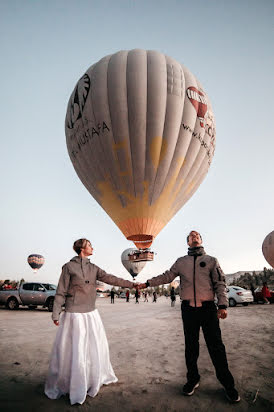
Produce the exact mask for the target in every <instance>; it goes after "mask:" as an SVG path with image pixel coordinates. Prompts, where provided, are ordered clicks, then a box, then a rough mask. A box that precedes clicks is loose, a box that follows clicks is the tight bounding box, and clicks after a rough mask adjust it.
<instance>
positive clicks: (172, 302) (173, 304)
mask: <svg viewBox="0 0 274 412" xmlns="http://www.w3.org/2000/svg"><path fill="white" fill-rule="evenodd" d="M170 300H171V307H174V306H175V301H176V295H175V289H174V287H173V286H172V288H171V290H170Z"/></svg>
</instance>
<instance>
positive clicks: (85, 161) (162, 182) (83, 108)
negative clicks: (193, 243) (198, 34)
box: [65, 49, 216, 249]
mask: <svg viewBox="0 0 274 412" xmlns="http://www.w3.org/2000/svg"><path fill="white" fill-rule="evenodd" d="M65 131H66V139H67V148H68V152H69V156H70V159H71V161H72V164H73V166H74V168H75V171H76V173H77V174H78V176H79V178H80V180H81V181H82V183H83V184H84V185H85V187H86V188H87V190H88V191H89V192H90V194H91V195H92V196H93V197H94V198H95V199H96V201H97V202H98V203H99V204H100V205H101V206H102V208H103V209H104V210H105V211H106V213H107V214H108V215H109V216H110V217H111V219H112V220H113V221H114V223H115V224H116V225H117V226H118V227H119V229H120V230H121V231H122V233H123V234H124V236H125V237H126V238H127V239H128V240H131V241H133V242H134V243H135V246H136V247H137V248H139V249H146V248H149V247H150V246H151V244H152V242H153V240H154V239H155V237H156V236H157V235H158V234H159V232H160V231H161V230H162V229H163V228H164V227H165V225H166V224H167V223H168V222H169V221H170V219H171V218H172V217H173V216H174V215H175V214H176V213H177V212H178V211H179V210H180V209H181V208H182V206H183V205H184V204H185V203H186V202H187V201H188V199H189V198H190V197H191V196H192V195H193V193H194V192H195V191H196V190H197V189H198V187H199V186H200V184H201V182H202V181H203V180H204V178H205V176H206V174H207V172H208V169H209V167H210V164H211V162H212V158H213V155H214V151H215V134H216V132H215V119H214V114H213V111H212V107H211V104H210V101H209V98H208V95H207V93H206V92H205V90H204V88H203V87H202V85H201V83H200V82H199V81H198V80H197V79H196V77H195V76H194V75H193V74H192V73H191V72H190V71H189V70H188V69H187V68H186V67H185V66H183V65H182V64H181V63H179V62H177V61H176V60H174V59H173V58H171V57H168V56H166V55H164V54H162V53H159V52H157V51H152V50H148V51H147V50H140V49H135V50H130V51H119V52H117V53H115V54H112V55H108V56H106V57H103V58H102V59H101V60H99V61H98V62H97V63H95V64H93V65H92V66H91V67H90V68H89V69H87V71H86V72H85V73H84V75H83V76H82V77H81V78H80V80H79V81H78V83H77V84H76V86H75V89H74V91H73V93H72V95H71V97H70V99H69V102H68V108H67V114H66V121H65Z"/></svg>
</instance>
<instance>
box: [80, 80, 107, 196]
mask: <svg viewBox="0 0 274 412" xmlns="http://www.w3.org/2000/svg"><path fill="white" fill-rule="evenodd" d="M77 84H78V83H77ZM92 109H93V106H92ZM93 116H94V119H95V120H96V118H95V114H94V111H93ZM80 121H81V122H82V127H83V130H85V126H84V120H83V116H81V120H80ZM82 158H83V160H84V163H85V165H86V166H87V167H88V169H90V170H91V171H92V170H93V169H94V168H93V167H92V166H93V164H94V163H92V166H91V167H90V162H88V161H87V159H86V156H85V151H82ZM95 159H96V157H95ZM77 163H78V165H79V166H80V167H78V170H77V171H76V170H75V171H76V174H77V175H78V176H79V175H81V176H82V178H80V176H79V178H80V180H81V181H82V182H83V184H84V186H85V187H86V189H87V190H88V191H89V189H88V188H90V187H92V188H93V189H94V192H95V193H96V197H98V189H96V187H95V186H94V185H93V183H90V182H89V181H88V180H87V179H86V178H85V175H84V173H82V167H81V163H80V162H79V160H77ZM95 168H96V167H95ZM98 169H99V170H100V175H102V170H101V168H100V167H99V168H98ZM102 176H103V175H102ZM84 182H86V183H84ZM95 200H96V199H95Z"/></svg>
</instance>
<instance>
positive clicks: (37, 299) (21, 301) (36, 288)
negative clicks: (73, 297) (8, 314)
mask: <svg viewBox="0 0 274 412" xmlns="http://www.w3.org/2000/svg"><path fill="white" fill-rule="evenodd" d="M55 293H56V286H55V285H52V284H50V283H34V282H31V283H30V282H26V283H22V284H21V285H20V287H19V289H13V290H0V305H6V307H7V308H8V309H11V310H13V309H18V307H19V305H21V306H28V307H29V308H30V309H36V308H37V306H43V308H48V310H49V312H52V310H53V302H54V296H55Z"/></svg>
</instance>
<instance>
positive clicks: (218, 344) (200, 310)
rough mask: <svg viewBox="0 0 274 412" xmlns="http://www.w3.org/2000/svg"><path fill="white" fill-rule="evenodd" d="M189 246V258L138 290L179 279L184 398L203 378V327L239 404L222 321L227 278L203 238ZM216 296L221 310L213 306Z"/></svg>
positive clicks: (191, 238) (219, 372)
mask: <svg viewBox="0 0 274 412" xmlns="http://www.w3.org/2000/svg"><path fill="white" fill-rule="evenodd" d="M187 243H188V246H189V249H188V254H187V256H183V257H180V258H179V259H177V261H176V262H175V263H174V264H173V265H172V266H171V268H170V270H167V271H166V272H164V273H163V274H162V275H159V276H156V277H154V278H152V279H149V280H148V281H147V282H146V283H142V284H140V285H139V288H146V287H148V286H158V285H162V284H165V283H170V282H172V281H173V280H174V279H175V278H176V277H177V276H180V296H181V300H182V319H183V325H184V335H185V359H186V366H187V382H186V384H185V385H184V387H183V393H184V395H187V396H190V395H193V393H194V391H195V389H196V388H198V386H199V382H200V375H199V372H198V367H197V360H198V356H199V332H200V327H202V330H203V334H204V338H205V341H206V345H207V348H208V352H209V355H210V357H211V360H212V363H213V365H214V367H215V371H216V376H217V378H218V380H219V381H220V382H221V384H222V385H223V387H224V389H225V393H226V396H227V398H228V399H229V400H230V401H231V402H239V401H240V396H239V394H238V392H237V390H236V389H235V386H234V379H233V376H232V375H231V373H230V371H229V369H228V364H227V358H226V351H225V346H224V344H223V342H222V336H221V330H220V326H219V319H220V318H221V319H225V318H226V317H227V304H228V301H227V294H226V283H225V276H224V274H223V271H222V269H221V268H220V265H219V263H218V260H217V259H216V258H215V257H212V256H209V255H207V254H206V253H205V251H204V248H203V247H202V237H201V235H200V234H199V233H198V232H196V231H195V230H192V231H191V232H190V233H189V235H188V236H187ZM215 295H216V296H217V300H218V309H217V308H216V305H215V303H214V298H215Z"/></svg>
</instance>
